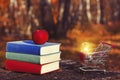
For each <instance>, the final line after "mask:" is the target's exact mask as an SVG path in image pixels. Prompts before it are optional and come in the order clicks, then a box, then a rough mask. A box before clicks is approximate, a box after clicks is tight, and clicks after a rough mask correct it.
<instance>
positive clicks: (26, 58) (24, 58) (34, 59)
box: [6, 52, 40, 64]
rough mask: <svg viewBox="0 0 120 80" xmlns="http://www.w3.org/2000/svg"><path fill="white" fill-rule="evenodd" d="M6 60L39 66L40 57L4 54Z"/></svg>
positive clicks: (11, 53)
mask: <svg viewBox="0 0 120 80" xmlns="http://www.w3.org/2000/svg"><path fill="white" fill-rule="evenodd" d="M6 58H7V59H10V60H18V61H23V62H30V63H35V64H40V56H37V55H29V54H21V53H13V52H6Z"/></svg>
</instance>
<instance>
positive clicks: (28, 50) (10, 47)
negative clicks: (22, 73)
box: [6, 42, 41, 55]
mask: <svg viewBox="0 0 120 80" xmlns="http://www.w3.org/2000/svg"><path fill="white" fill-rule="evenodd" d="M40 49H41V47H40V46H30V45H24V44H15V43H9V42H8V43H7V46H6V52H15V53H24V54H32V55H40Z"/></svg>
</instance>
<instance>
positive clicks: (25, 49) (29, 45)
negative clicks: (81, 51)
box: [6, 40, 60, 55]
mask: <svg viewBox="0 0 120 80" xmlns="http://www.w3.org/2000/svg"><path fill="white" fill-rule="evenodd" d="M6 52H15V53H23V54H32V55H46V54H52V53H56V52H60V43H52V42H46V43H44V44H42V45H38V44H35V43H34V42H33V41H32V40H23V41H12V42H7V45H6Z"/></svg>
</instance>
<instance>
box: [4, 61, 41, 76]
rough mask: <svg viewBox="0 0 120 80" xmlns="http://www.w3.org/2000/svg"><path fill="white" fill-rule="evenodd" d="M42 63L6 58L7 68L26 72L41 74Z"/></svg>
mask: <svg viewBox="0 0 120 80" xmlns="http://www.w3.org/2000/svg"><path fill="white" fill-rule="evenodd" d="M41 67H42V66H41V65H38V64H32V63H27V62H21V61H15V60H6V63H5V68H6V69H7V70H11V71H18V72H26V73H34V74H40V71H41Z"/></svg>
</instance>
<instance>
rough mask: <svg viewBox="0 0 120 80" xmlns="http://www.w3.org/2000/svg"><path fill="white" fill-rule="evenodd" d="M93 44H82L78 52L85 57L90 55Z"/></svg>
mask: <svg viewBox="0 0 120 80" xmlns="http://www.w3.org/2000/svg"><path fill="white" fill-rule="evenodd" d="M93 47H94V44H93V43H90V42H83V43H82V44H81V46H80V51H81V52H84V53H85V54H86V55H90V54H91V53H92V51H93Z"/></svg>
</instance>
